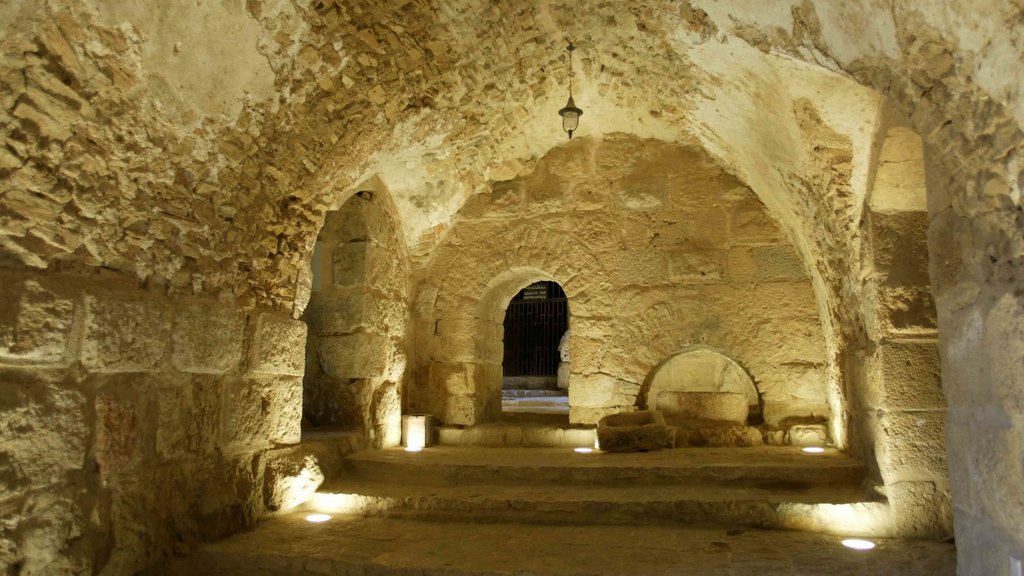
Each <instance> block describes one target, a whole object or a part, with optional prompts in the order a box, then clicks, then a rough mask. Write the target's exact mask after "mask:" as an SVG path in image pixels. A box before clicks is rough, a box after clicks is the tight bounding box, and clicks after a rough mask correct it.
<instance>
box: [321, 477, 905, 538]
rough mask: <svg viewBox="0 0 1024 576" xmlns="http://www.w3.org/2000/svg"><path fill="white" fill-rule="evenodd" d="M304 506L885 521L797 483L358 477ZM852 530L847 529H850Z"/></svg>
mask: <svg viewBox="0 0 1024 576" xmlns="http://www.w3.org/2000/svg"><path fill="white" fill-rule="evenodd" d="M306 509H308V510H309V511H311V512H321V513H328V514H336V513H354V514H360V515H364V516H376V517H388V518H407V519H415V520H431V521H447V522H451V521H464V522H516V523H526V524H572V525H598V524H616V525H618V524H635V525H652V524H717V525H728V526H747V527H754V528H784V529H790V530H807V531H817V532H828V531H832V530H834V529H835V527H836V523H835V518H836V515H837V514H840V513H841V512H840V510H845V511H846V512H845V513H846V514H847V515H848V516H849V515H850V511H851V510H854V509H856V510H857V514H860V515H861V516H862V517H864V518H865V519H869V518H870V517H874V518H876V519H877V518H882V517H883V516H884V514H885V504H884V503H881V502H868V501H866V498H865V492H864V491H863V490H862V489H860V488H859V487H855V486H813V485H810V484H807V483H804V482H801V481H799V480H792V481H789V482H787V483H782V482H766V483H764V485H762V486H760V487H738V488H729V487H719V486H675V485H633V484H631V483H626V484H615V485H607V484H600V485H566V486H550V485H541V486H537V485H514V486H510V485H483V484H474V485H460V486H422V485H408V484H403V485H398V484H391V483H382V482H366V481H360V480H342V481H334V482H332V483H330V484H328V485H325V486H322V487H321V488H320V491H319V492H318V493H317V494H316V495H315V496H314V497H313V499H311V500H310V501H309V502H308V503H307V505H306ZM847 529H848V528H847Z"/></svg>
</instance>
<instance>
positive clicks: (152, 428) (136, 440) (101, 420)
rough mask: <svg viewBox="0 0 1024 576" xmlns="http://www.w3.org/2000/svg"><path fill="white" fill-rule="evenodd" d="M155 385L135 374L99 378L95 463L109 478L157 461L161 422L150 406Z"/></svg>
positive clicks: (151, 405)
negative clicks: (155, 458) (157, 430)
mask: <svg viewBox="0 0 1024 576" xmlns="http://www.w3.org/2000/svg"><path fill="white" fill-rule="evenodd" d="M154 383H155V381H154V380H153V379H152V378H151V377H142V378H140V377H139V376H137V375H134V374H116V375H105V376H98V377H96V380H95V385H97V388H98V391H97V393H96V405H95V410H96V448H95V450H96V461H97V462H98V463H99V465H100V471H101V472H102V473H103V474H104V475H105V476H106V477H110V476H111V475H116V474H120V473H123V472H126V471H129V470H137V469H138V468H139V467H140V466H142V465H143V463H144V462H146V461H152V459H153V458H154V454H155V446H156V429H157V422H158V420H159V417H158V416H157V414H155V413H154V412H155V411H154V408H155V405H154V403H153V402H151V397H152V391H153V385H154Z"/></svg>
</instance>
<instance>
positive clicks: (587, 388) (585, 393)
mask: <svg viewBox="0 0 1024 576" xmlns="http://www.w3.org/2000/svg"><path fill="white" fill-rule="evenodd" d="M617 386H618V379H617V378H615V377H614V376H609V375H607V374H600V373H597V374H576V375H574V376H573V384H572V386H570V387H569V405H570V406H577V407H581V408H597V407H601V406H608V405H610V404H612V402H613V399H614V398H615V390H616V387H617Z"/></svg>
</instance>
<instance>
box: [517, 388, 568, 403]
mask: <svg viewBox="0 0 1024 576" xmlns="http://www.w3.org/2000/svg"><path fill="white" fill-rule="evenodd" d="M568 394H569V393H568V391H566V390H502V391H501V397H502V398H565V399H566V400H567V401H568V399H569V396H568Z"/></svg>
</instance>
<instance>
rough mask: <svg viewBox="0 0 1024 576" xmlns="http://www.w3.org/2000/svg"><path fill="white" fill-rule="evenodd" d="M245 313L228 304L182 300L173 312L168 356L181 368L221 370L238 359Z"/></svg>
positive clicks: (201, 370)
mask: <svg viewBox="0 0 1024 576" xmlns="http://www.w3.org/2000/svg"><path fill="white" fill-rule="evenodd" d="M244 327H245V317H244V316H243V315H242V314H241V312H239V311H238V310H237V309H235V308H234V307H232V306H224V305H219V304H217V303H213V302H195V303H188V302H186V303H184V304H183V305H180V306H178V308H177V309H176V310H175V315H174V331H173V334H172V342H173V346H174V352H173V355H172V356H171V359H172V363H173V364H174V367H175V368H177V369H178V370H181V371H183V372H195V373H199V374H222V373H224V372H226V371H227V370H229V369H231V368H232V367H233V366H235V365H236V364H237V363H238V362H239V361H240V360H241V354H242V340H243V337H244V333H243V329H244Z"/></svg>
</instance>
